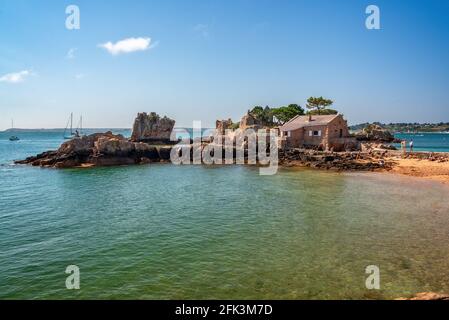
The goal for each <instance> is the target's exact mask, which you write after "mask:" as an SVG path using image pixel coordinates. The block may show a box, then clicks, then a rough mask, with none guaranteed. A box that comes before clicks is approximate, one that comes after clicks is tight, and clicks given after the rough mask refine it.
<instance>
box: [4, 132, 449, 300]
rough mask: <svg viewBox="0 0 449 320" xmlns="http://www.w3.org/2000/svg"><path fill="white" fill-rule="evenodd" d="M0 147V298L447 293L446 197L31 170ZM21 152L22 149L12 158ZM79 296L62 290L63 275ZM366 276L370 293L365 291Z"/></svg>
mask: <svg viewBox="0 0 449 320" xmlns="http://www.w3.org/2000/svg"><path fill="white" fill-rule="evenodd" d="M36 141H38V140H33V139H32V138H31V139H30V140H29V141H28V142H26V141H21V143H22V144H23V145H25V143H28V146H26V147H25V146H23V145H22V146H21V145H20V144H11V143H9V141H8V142H6V141H0V163H1V164H2V165H1V166H0V180H1V184H0V298H29V299H46V298H57V299H65V298H99V299H103V298H138V299H144V298H154V299H176V298H179V299H181V298H187V299H202V298H208V299H212V298H225V299H228V298H235V299H239V298H242V299H250V298H253V299H257V298H270V299H283V298H285V299H319V298H323V299H338V298H343V299H354V298H362V299H364V298H376V299H385V298H394V297H398V296H405V295H409V294H413V293H416V292H421V291H445V292H449V259H448V257H449V246H448V243H449V203H448V201H447V195H448V194H449V189H448V188H447V186H443V185H441V184H439V183H435V182H428V181H424V180H417V179H414V178H408V177H400V176H393V175H388V174H339V173H330V172H322V171H311V170H298V169H282V170H280V171H279V173H278V174H276V175H274V176H260V175H259V174H258V170H257V168H254V167H244V166H223V167H205V166H174V165H169V164H151V165H145V166H131V167H115V168H94V169H69V170H55V169H40V168H33V167H27V166H13V165H11V164H10V163H11V162H10V159H13V158H15V157H19V156H20V157H23V156H24V155H28V154H30V153H36V152H41V151H44V150H45V149H46V148H47V147H50V145H52V144H55V145H57V144H59V143H60V141H56V140H54V141H53V140H51V141H49V140H45V139H43V141H40V142H36ZM22 147H23V148H22ZM71 264H75V265H78V266H79V267H80V270H81V290H77V291H74V290H67V289H66V288H65V279H66V276H67V275H66V274H65V273H64V271H65V268H66V266H67V265H71ZM368 265H377V266H379V267H380V271H381V290H379V291H376V290H374V291H373V290H367V289H366V288H365V279H366V277H367V275H365V267H366V266H368Z"/></svg>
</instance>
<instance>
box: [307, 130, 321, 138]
mask: <svg viewBox="0 0 449 320" xmlns="http://www.w3.org/2000/svg"><path fill="white" fill-rule="evenodd" d="M311 136H314V137H321V130H313V131H312V130H310V131H309V137H311Z"/></svg>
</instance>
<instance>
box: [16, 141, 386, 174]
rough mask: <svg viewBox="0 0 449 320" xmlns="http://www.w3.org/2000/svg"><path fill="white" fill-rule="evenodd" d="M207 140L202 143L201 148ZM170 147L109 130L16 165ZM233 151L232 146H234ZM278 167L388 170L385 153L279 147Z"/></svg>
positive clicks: (160, 154)
mask: <svg viewBox="0 0 449 320" xmlns="http://www.w3.org/2000/svg"><path fill="white" fill-rule="evenodd" d="M206 145H207V143H204V144H202V146H201V147H202V148H204V146H206ZM172 148H173V146H170V145H153V144H149V143H146V142H135V141H132V140H131V139H126V138H125V137H123V136H122V135H114V134H113V133H112V132H106V133H96V134H92V135H89V136H84V137H80V138H74V139H72V140H69V141H66V142H64V143H63V144H62V145H61V147H60V148H59V149H58V150H54V151H47V152H43V153H41V154H38V155H36V156H32V157H28V158H26V159H25V160H19V161H16V162H15V163H16V164H29V165H32V166H40V167H50V168H73V167H93V166H117V165H134V164H148V163H152V162H170V154H171V151H172ZM234 154H235V149H234ZM278 154H279V164H280V165H281V166H305V167H311V168H320V169H328V170H329V169H332V170H338V171H354V170H360V171H374V170H379V169H389V168H391V166H392V164H393V163H392V162H391V161H388V160H385V155H386V152H383V153H376V152H372V153H367V152H325V151H316V150H307V149H289V150H279V153H278ZM190 159H192V155H190Z"/></svg>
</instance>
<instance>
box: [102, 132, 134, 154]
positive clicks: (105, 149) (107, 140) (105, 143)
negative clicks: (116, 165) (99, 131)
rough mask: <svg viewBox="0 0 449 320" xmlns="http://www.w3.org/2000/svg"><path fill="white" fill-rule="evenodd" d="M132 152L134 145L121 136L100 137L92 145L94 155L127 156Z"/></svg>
mask: <svg viewBox="0 0 449 320" xmlns="http://www.w3.org/2000/svg"><path fill="white" fill-rule="evenodd" d="M134 150H135V147H134V143H133V142H131V141H129V140H127V139H125V138H123V137H121V136H115V137H108V136H104V137H100V138H98V139H97V141H95V143H94V153H95V154H103V155H114V156H129V155H131V154H132V153H133V152H134Z"/></svg>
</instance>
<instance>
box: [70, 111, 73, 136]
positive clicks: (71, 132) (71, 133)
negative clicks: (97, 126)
mask: <svg viewBox="0 0 449 320" xmlns="http://www.w3.org/2000/svg"><path fill="white" fill-rule="evenodd" d="M70 135H72V136H73V112H71V113H70Z"/></svg>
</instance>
